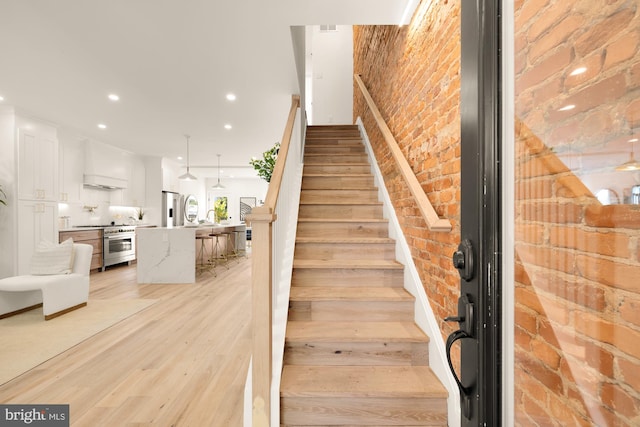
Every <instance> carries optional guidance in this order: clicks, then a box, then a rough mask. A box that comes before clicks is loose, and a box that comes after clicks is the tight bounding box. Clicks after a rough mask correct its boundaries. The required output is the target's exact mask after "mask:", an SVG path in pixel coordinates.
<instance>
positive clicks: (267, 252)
mask: <svg viewBox="0 0 640 427" xmlns="http://www.w3.org/2000/svg"><path fill="white" fill-rule="evenodd" d="M299 106H300V96H299V95H293V96H292V99H291V109H290V110H289V117H288V119H287V123H286V125H285V129H284V134H283V136H282V142H281V143H280V150H279V151H278V159H277V160H276V164H275V166H274V168H273V173H272V174H271V181H270V182H269V189H268V190H267V196H266V197H265V203H264V205H263V206H257V207H255V208H253V209H252V210H251V214H250V215H248V216H247V219H248V220H249V221H251V235H252V238H251V240H252V248H251V252H252V256H251V305H252V308H251V310H252V314H251V327H252V340H253V343H252V357H251V364H252V370H251V379H252V385H251V388H252V394H253V395H252V400H251V401H252V425H253V427H268V426H269V425H271V382H272V381H271V380H272V371H273V367H272V366H273V364H272V358H273V356H272V342H273V336H272V335H273V334H272V323H273V322H272V320H273V302H272V301H273V300H272V298H273V297H272V295H273V262H272V260H273V243H272V242H273V223H274V221H275V220H276V214H275V212H276V205H277V203H278V195H279V193H280V186H281V184H282V178H283V175H284V169H285V163H286V160H287V156H288V153H289V146H290V143H291V135H292V134H293V127H294V125H295V119H296V113H297V109H298V108H299Z"/></svg>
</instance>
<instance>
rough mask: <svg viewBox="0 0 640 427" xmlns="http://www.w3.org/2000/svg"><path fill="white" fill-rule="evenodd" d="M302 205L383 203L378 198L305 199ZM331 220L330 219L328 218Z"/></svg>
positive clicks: (301, 202)
mask: <svg viewBox="0 0 640 427" xmlns="http://www.w3.org/2000/svg"><path fill="white" fill-rule="evenodd" d="M300 204H301V205H374V206H375V205H382V202H379V201H377V200H362V201H360V200H329V199H325V200H305V201H300ZM328 221H329V220H328ZM356 221H357V220H356Z"/></svg>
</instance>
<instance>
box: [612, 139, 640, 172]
mask: <svg viewBox="0 0 640 427" xmlns="http://www.w3.org/2000/svg"><path fill="white" fill-rule="evenodd" d="M637 140H638V139H637V138H633V139H630V140H629V142H630V143H631V154H630V155H629V160H627V161H626V162H624V163H623V164H621V165H620V166H618V167H616V171H618V172H627V171H638V170H640V162H638V161H637V160H636V159H635V157H634V155H633V143H634V142H636V141H637Z"/></svg>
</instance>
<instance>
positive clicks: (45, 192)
mask: <svg viewBox="0 0 640 427" xmlns="http://www.w3.org/2000/svg"><path fill="white" fill-rule="evenodd" d="M17 138H18V198H19V199H23V200H43V201H57V200H58V140H57V138H56V130H55V128H53V127H51V126H47V125H44V124H39V123H34V122H26V121H25V123H22V125H21V126H18V129H17Z"/></svg>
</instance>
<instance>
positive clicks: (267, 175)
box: [249, 142, 280, 182]
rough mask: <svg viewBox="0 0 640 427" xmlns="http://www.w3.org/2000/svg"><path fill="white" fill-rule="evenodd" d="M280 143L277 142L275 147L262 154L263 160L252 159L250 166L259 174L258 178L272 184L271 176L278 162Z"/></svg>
mask: <svg viewBox="0 0 640 427" xmlns="http://www.w3.org/2000/svg"><path fill="white" fill-rule="evenodd" d="M278 151H280V143H279V142H276V143H275V144H274V145H273V147H271V148H270V149H268V150H267V151H265V152H264V153H262V159H256V158H255V157H252V158H251V161H249V164H250V165H251V166H253V168H254V169H255V170H256V171H257V172H258V176H259V177H260V178H262V179H264V180H265V181H267V182H271V174H272V173H273V168H274V167H275V165H276V160H278Z"/></svg>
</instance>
